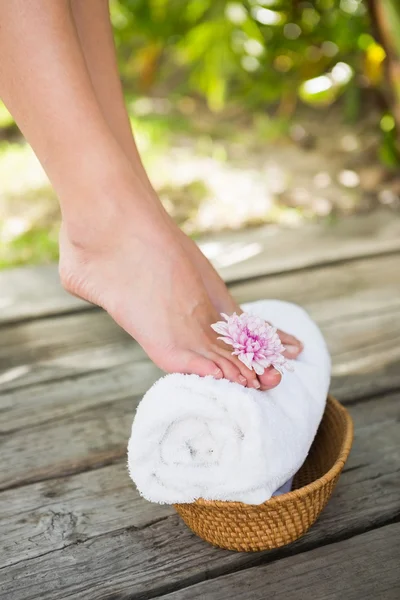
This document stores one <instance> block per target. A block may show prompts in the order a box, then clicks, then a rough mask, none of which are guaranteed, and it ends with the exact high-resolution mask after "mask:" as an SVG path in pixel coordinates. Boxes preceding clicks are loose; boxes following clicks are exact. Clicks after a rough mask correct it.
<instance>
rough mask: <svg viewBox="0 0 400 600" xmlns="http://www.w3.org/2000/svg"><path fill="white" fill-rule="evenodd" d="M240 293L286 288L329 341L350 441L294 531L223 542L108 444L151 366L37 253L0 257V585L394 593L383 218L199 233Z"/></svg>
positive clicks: (393, 251) (399, 240)
mask: <svg viewBox="0 0 400 600" xmlns="http://www.w3.org/2000/svg"><path fill="white" fill-rule="evenodd" d="M204 248H205V250H206V251H207V252H208V253H209V254H210V255H212V257H213V259H214V261H215V264H216V265H217V266H218V267H219V268H220V269H221V272H222V273H223V275H224V277H225V278H226V279H227V280H228V282H229V283H230V285H231V287H232V290H233V292H234V294H235V296H236V297H237V298H238V299H239V300H240V301H245V300H255V299H259V298H263V297H279V298H282V299H287V300H292V301H295V302H298V303H300V304H302V305H304V306H305V307H306V308H307V309H308V310H309V311H310V313H311V314H312V315H313V316H314V318H315V319H316V320H317V321H318V323H319V324H320V326H321V327H322V329H323V331H324V333H325V335H326V338H327V340H328V342H329V346H330V349H331V352H332V356H333V361H334V377H333V382H332V392H333V393H334V394H335V395H336V396H337V397H338V398H339V399H340V400H341V401H342V402H343V403H344V404H346V406H348V408H349V410H350V412H351V414H352V416H353V418H354V422H355V442H354V448H353V451H352V454H351V457H350V459H349V462H348V464H347V465H346V468H345V470H344V473H343V475H342V477H341V479H340V482H339V485H338V487H337V489H336V491H335V493H334V496H333V498H332V500H331V502H330V503H329V505H328V507H327V508H326V509H325V511H324V513H323V515H322V516H321V518H320V519H319V520H318V522H317V523H316V525H315V526H314V527H313V528H312V529H311V531H310V532H309V533H308V534H307V535H306V536H305V537H304V538H302V539H301V540H299V541H298V542H296V543H294V544H292V545H290V546H288V547H285V548H283V549H280V550H277V551H272V552H264V553H256V554H245V553H242V554H238V553H233V552H228V551H223V550H220V549H216V548H212V547H211V546H209V545H207V544H206V543H205V542H203V541H202V540H200V539H199V538H197V537H196V536H195V535H193V534H192V533H191V532H190V531H189V530H188V529H187V528H186V526H185V525H184V524H183V523H182V522H181V521H180V519H179V517H178V516H177V515H176V514H175V512H174V510H173V509H172V508H171V507H168V506H158V505H152V504H150V503H148V502H146V501H144V500H142V499H141V498H140V497H139V496H138V494H137V492H136V491H135V489H134V487H133V485H132V483H131V481H130V479H129V477H128V474H127V470H126V445H127V440H128V436H129V431H130V427H131V422H132V416H133V413H134V410H135V407H136V405H137V403H138V401H139V399H140V397H141V395H142V394H143V393H144V392H145V391H146V389H147V388H148V387H149V386H150V385H151V383H152V382H153V381H154V380H155V379H156V378H157V377H158V375H159V372H158V370H157V369H156V368H155V367H154V366H153V365H152V364H151V363H150V362H149V361H148V360H147V359H146V357H145V355H144V353H143V352H142V350H141V349H140V348H139V347H138V346H137V345H136V343H135V342H134V341H132V340H131V339H130V338H129V337H128V336H127V335H126V334H124V333H123V332H122V331H121V330H120V329H119V328H118V327H117V326H116V325H115V324H114V323H113V322H112V321H111V319H110V318H109V317H108V316H107V315H106V314H104V313H103V312H101V311H100V310H97V309H94V308H92V307H89V306H88V305H85V304H83V303H82V302H80V301H78V300H76V299H75V298H72V297H69V296H67V295H66V294H65V293H64V292H63V291H62V290H61V289H60V287H59V284H58V279H57V273H56V269H55V268H54V267H42V268H27V269H18V270H14V271H9V272H2V273H0V390H1V398H0V448H1V462H0V598H1V600H64V599H77V600H78V599H79V600H83V599H85V600H97V599H108V600H128V599H129V600H134V599H135V600H136V599H139V598H161V597H162V598H164V599H165V600H167V599H168V600H186V599H188V600H189V599H190V600H200V599H201V600H231V599H239V598H240V599H241V600H265V599H267V598H272V599H278V600H280V599H281V598H282V599H283V600H292V599H293V600H299V599H303V598H312V599H313V600H325V599H340V600H364V599H368V598H371V599H372V598H374V599H377V600H391V599H393V600H394V599H398V598H400V518H399V517H400V479H399V475H400V445H399V441H400V424H399V423H400V419H399V416H400V402H399V400H400V219H399V218H397V219H396V218H394V216H393V215H391V214H390V213H382V214H374V215H371V216H368V217H359V218H358V219H355V218H354V219H353V218H352V219H348V220H347V221H345V222H344V223H343V224H340V225H338V226H331V227H330V228H326V227H325V228H324V227H320V226H318V227H317V226H310V227H307V228H305V229H302V230H300V231H298V232H283V233H282V232H279V231H276V230H274V229H271V228H266V229H263V230H258V231H252V232H248V231H247V232H244V233H243V232H242V233H238V234H236V235H232V234H231V235H229V236H228V235H227V236H220V238H218V240H216V239H215V238H213V239H210V240H209V241H208V242H206V244H205V246H204Z"/></svg>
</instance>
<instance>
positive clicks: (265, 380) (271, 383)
mask: <svg viewBox="0 0 400 600" xmlns="http://www.w3.org/2000/svg"><path fill="white" fill-rule="evenodd" d="M179 231H180V230H179ZM180 234H181V238H180V239H181V243H182V244H183V246H184V247H185V248H186V250H187V252H188V255H189V256H190V257H191V259H192V261H193V263H194V264H195V266H196V268H197V269H198V270H199V272H200V275H201V277H202V279H203V282H204V285H205V287H206V289H207V292H208V294H209V296H210V299H211V301H212V303H213V305H214V307H215V308H216V310H217V311H218V313H219V314H220V313H222V312H223V313H226V314H228V315H231V314H232V313H234V312H236V313H237V314H240V313H241V312H243V311H242V309H241V308H240V306H239V305H238V304H237V303H236V302H235V300H234V298H233V297H232V296H231V294H230V292H229V290H228V288H227V287H226V285H225V283H224V281H223V280H222V278H221V277H220V276H219V274H218V273H217V271H216V270H215V269H214V267H213V266H212V264H211V263H210V261H209V260H208V259H207V258H206V257H205V256H204V254H203V253H202V252H201V250H200V248H199V247H198V246H197V244H195V242H194V241H193V240H192V239H190V238H189V237H187V236H186V235H185V234H184V233H183V232H181V231H180ZM278 335H279V337H280V339H281V341H282V344H283V345H284V346H285V348H286V350H285V353H284V356H286V358H290V359H295V358H297V356H299V354H300V353H301V352H302V350H303V344H302V342H300V341H299V340H298V339H297V338H295V337H294V336H292V335H289V334H288V333H285V332H284V331H281V330H278ZM281 378H282V376H281V374H280V373H279V371H277V370H276V369H274V368H273V367H270V368H269V369H266V370H265V372H264V373H263V375H260V376H258V379H259V381H260V384H261V389H262V390H267V389H271V388H274V387H276V386H277V385H278V384H279V383H280V381H281Z"/></svg>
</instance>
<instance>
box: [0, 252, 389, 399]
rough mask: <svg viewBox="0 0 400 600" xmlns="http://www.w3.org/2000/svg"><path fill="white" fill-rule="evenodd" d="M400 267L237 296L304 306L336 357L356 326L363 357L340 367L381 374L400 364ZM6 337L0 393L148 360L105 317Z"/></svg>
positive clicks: (325, 276)
mask: <svg viewBox="0 0 400 600" xmlns="http://www.w3.org/2000/svg"><path fill="white" fill-rule="evenodd" d="M399 261H400V259H399V257H397V256H387V257H380V258H375V259H370V260H360V261H354V262H351V263H348V264H345V265H338V266H331V267H324V268H319V269H315V270H314V271H312V272H310V273H309V272H301V273H294V274H288V275H284V276H280V277H277V278H267V279H264V280H259V281H257V282H250V283H247V284H241V285H238V286H235V287H234V288H233V291H234V293H235V295H236V296H237V298H238V299H239V301H241V302H243V301H250V300H256V299H259V298H262V297H279V298H282V299H284V300H289V301H294V302H298V303H300V304H303V305H304V306H305V307H306V308H307V309H308V310H309V311H310V313H311V314H312V316H313V317H314V318H315V319H316V320H317V322H319V323H320V325H321V326H322V328H323V330H324V332H325V333H326V335H327V336H328V339H329V341H330V343H331V349H332V352H333V354H334V355H335V354H337V353H340V352H341V349H342V348H341V345H342V344H343V343H344V338H345V337H348V336H347V334H346V330H347V329H349V331H351V330H350V327H353V328H355V329H354V331H353V332H352V333H351V336H352V337H353V338H354V344H355V345H356V348H355V349H354V351H357V354H354V356H353V358H352V361H349V358H350V357H349V356H348V357H346V362H343V361H342V363H340V361H339V362H338V361H336V364H343V365H344V367H343V368H345V369H347V371H348V372H349V373H351V372H352V371H354V369H355V368H356V369H358V370H361V369H364V370H368V369H372V368H380V367H381V366H384V365H385V364H387V363H388V361H395V360H397V359H398V358H400V355H399V352H400V344H399V343H398V334H397V333H396V328H397V324H400V318H399V314H398V313H399V311H400V278H399V277H398V271H399ZM349 320H351V325H350V323H349ZM392 321H393V323H392ZM393 327H394V330H393ZM388 328H389V331H388V330H387V329H388ZM0 334H1V340H2V343H1V346H0V390H1V389H3V390H6V389H12V388H17V387H20V386H23V385H28V384H32V383H35V382H41V381H46V380H49V379H63V378H66V377H70V376H76V375H79V374H80V373H85V372H90V371H98V370H101V369H105V368H107V367H112V366H113V365H121V364H127V363H130V362H132V361H133V360H141V359H142V358H143V357H144V353H143V351H142V350H141V349H140V347H139V346H138V345H137V344H135V343H134V342H133V341H132V340H131V338H130V337H129V336H128V335H127V334H126V333H125V332H123V331H122V330H121V329H120V328H119V327H118V326H117V325H115V324H114V323H113V322H112V320H111V319H110V318H109V317H108V316H107V315H106V314H105V313H103V312H100V311H90V312H86V313H79V314H73V315H67V316H63V317H59V318H57V319H41V320H36V321H31V322H29V323H22V324H16V325H9V326H4V327H3V328H2V329H1V331H0ZM365 335H366V336H367V338H368V339H367V340H364V336H365ZM368 340H369V341H368ZM349 341H351V340H349ZM364 342H365V343H366V344H367V346H368V344H369V347H368V353H367V352H364V351H363V344H364ZM353 363H355V364H353ZM341 368H342V367H341Z"/></svg>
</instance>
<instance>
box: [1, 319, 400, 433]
mask: <svg viewBox="0 0 400 600" xmlns="http://www.w3.org/2000/svg"><path fill="white" fill-rule="evenodd" d="M322 328H323V330H324V333H325V335H326V339H327V340H328V343H329V346H330V349H331V352H332V356H333V365H334V373H336V374H337V375H338V376H339V379H338V378H337V379H336V381H335V385H336V387H335V388H334V390H335V391H338V392H339V393H340V394H341V395H340V397H341V398H343V399H347V398H348V397H349V395H350V394H351V393H355V390H356V389H357V394H358V396H360V394H361V395H362V394H363V393H367V394H370V393H371V392H372V390H375V393H378V392H380V391H385V390H387V389H389V390H390V389H393V388H396V387H398V386H399V381H400V372H399V370H396V369H395V368H393V364H396V363H397V364H398V363H399V362H400V311H399V312H397V311H395V312H394V313H393V312H387V313H384V312H377V313H376V314H375V313H373V314H372V315H369V316H368V317H367V316H365V315H363V316H361V317H358V316H352V317H351V318H349V319H347V320H345V319H344V318H343V321H340V322H339V323H335V322H334V321H332V320H330V321H329V322H328V323H326V324H325V325H324V324H322ZM132 348H133V345H132V346H129V348H127V350H126V352H127V356H126V357H125V359H124V364H122V365H119V366H115V367H113V368H110V369H105V370H103V371H100V372H94V373H93V372H92V373H91V372H89V373H87V374H83V375H76V376H72V377H71V376H70V377H65V378H64V379H62V378H61V380H60V378H59V377H54V378H53V379H52V380H51V381H48V382H42V383H40V384H35V385H30V386H25V387H22V388H18V387H16V388H13V387H11V388H10V389H9V390H8V391H7V390H5V391H4V392H3V393H2V395H1V398H0V415H1V417H2V419H1V421H0V432H3V433H7V432H12V431H14V430H16V429H19V428H21V427H28V428H32V427H34V426H36V425H39V424H40V423H47V422H53V421H54V420H55V419H57V418H58V417H64V416H66V417H67V416H68V415H71V416H72V415H74V414H76V413H77V412H81V411H83V410H89V409H93V410H95V409H96V410H98V409H99V408H100V406H101V405H103V404H107V405H108V406H109V409H108V410H110V411H112V410H113V408H112V402H113V401H114V400H120V399H121V398H128V397H130V396H133V395H139V396H140V395H142V394H143V393H144V392H145V391H146V390H147V389H148V388H149V387H150V385H151V384H152V383H153V382H154V381H155V380H156V379H157V378H158V377H159V376H160V375H161V371H159V370H158V369H157V368H156V367H155V366H154V365H153V364H152V363H151V362H150V361H144V360H143V361H137V362H132V355H133V354H134V352H133V351H132ZM68 358H69V360H70V361H71V357H70V356H69V357H68ZM129 359H131V360H130V361H129V362H128V360H129ZM66 360H67V359H66ZM390 365H392V369H389V367H390ZM385 369H386V377H385V379H381V378H380V376H381V375H382V373H383V372H385ZM346 387H347V391H346V389H345V388H346ZM353 390H354V392H353ZM342 392H343V393H342Z"/></svg>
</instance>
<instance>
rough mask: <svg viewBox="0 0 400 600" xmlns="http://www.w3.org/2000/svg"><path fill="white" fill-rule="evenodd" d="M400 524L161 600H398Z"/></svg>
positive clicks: (232, 575)
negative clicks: (277, 599) (314, 599)
mask: <svg viewBox="0 0 400 600" xmlns="http://www.w3.org/2000/svg"><path fill="white" fill-rule="evenodd" d="M399 557H400V524H399V523H396V524H393V525H387V526H386V527H382V528H380V529H378V530H375V531H369V532H367V533H364V534H363V535H358V536H356V537H353V538H351V539H349V540H344V541H342V542H338V543H336V544H330V545H328V546H323V547H322V548H316V549H315V550H311V551H310V552H303V553H302V554H300V555H296V556H291V557H288V558H284V559H283V560H278V561H276V562H274V563H272V564H268V565H262V566H260V567H254V568H252V569H247V570H246V571H241V572H240V573H233V574H231V575H226V576H225V577H219V578H217V579H213V580H211V581H205V582H203V583H200V584H198V585H194V586H191V587H189V588H186V589H183V590H180V591H177V592H173V593H172V594H167V595H165V596H162V598H163V600H205V599H207V600H233V599H235V598H238V599H239V598H240V599H242V598H245V599H246V600H265V598H285V600H299V598H309V597H311V598H317V599H318V600H337V599H338V598H345V599H346V600H377V598H379V599H380V600H398V598H399V597H400V571H399Z"/></svg>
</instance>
